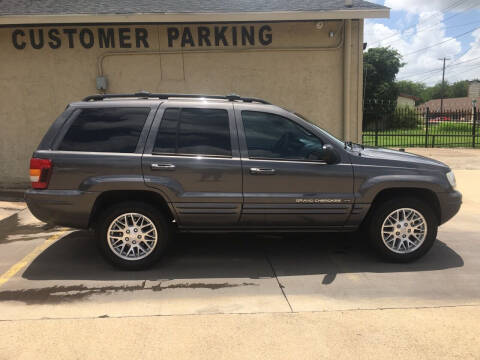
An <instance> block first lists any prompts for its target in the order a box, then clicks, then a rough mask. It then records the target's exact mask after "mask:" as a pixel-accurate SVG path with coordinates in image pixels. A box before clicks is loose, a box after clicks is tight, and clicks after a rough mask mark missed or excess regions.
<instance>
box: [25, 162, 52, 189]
mask: <svg viewBox="0 0 480 360" xmlns="http://www.w3.org/2000/svg"><path fill="white" fill-rule="evenodd" d="M51 173H52V161H51V160H49V159H38V158H32V159H30V181H31V182H32V188H33V189H46V188H47V187H48V182H49V181H50V175H51Z"/></svg>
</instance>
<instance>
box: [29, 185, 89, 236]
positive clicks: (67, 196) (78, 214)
mask: <svg viewBox="0 0 480 360" xmlns="http://www.w3.org/2000/svg"><path fill="white" fill-rule="evenodd" d="M97 195H98V194H97V193H92V192H84V191H78V190H27V191H26V192H25V201H26V203H27V205H28V209H29V210H30V212H31V213H32V214H33V215H34V216H35V217H36V218H37V219H39V220H41V221H43V222H46V223H49V224H53V225H59V226H67V227H73V228H80V229H86V228H87V227H88V225H89V220H90V213H91V211H92V208H93V205H94V203H95V200H96V198H97Z"/></svg>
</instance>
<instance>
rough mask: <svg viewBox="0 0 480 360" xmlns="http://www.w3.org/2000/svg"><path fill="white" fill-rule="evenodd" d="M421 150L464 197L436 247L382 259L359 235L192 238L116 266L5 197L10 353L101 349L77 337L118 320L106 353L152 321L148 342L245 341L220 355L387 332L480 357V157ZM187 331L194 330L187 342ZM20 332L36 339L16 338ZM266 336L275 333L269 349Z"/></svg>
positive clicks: (1, 311)
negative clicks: (152, 257) (408, 257)
mask: <svg viewBox="0 0 480 360" xmlns="http://www.w3.org/2000/svg"><path fill="white" fill-rule="evenodd" d="M428 151H430V153H428ZM420 152H424V153H425V152H426V155H430V156H433V157H436V158H439V159H440V160H444V161H445V162H447V163H449V165H451V166H452V167H453V168H454V169H455V173H456V176H457V183H458V187H459V189H460V191H462V193H463V195H464V204H463V207H462V209H461V211H460V213H459V214H458V215H457V216H456V217H455V218H454V219H453V220H452V221H450V222H448V223H447V224H445V225H443V226H442V227H441V228H440V229H439V234H438V241H437V242H436V244H435V246H434V247H433V248H432V250H431V251H430V253H428V254H427V256H425V257H424V258H422V259H420V260H419V261H417V262H414V263H410V264H391V263H384V262H382V261H379V260H378V259H377V258H376V257H375V256H374V255H373V254H371V253H370V251H369V249H368V247H367V246H366V245H365V244H364V243H363V242H362V241H359V239H357V238H356V236H354V235H342V234H340V235H339V234H337V235H335V234H314V235H312V234H291V235H288V236H279V235H250V234H237V235H182V236H180V237H179V239H178V241H177V242H176V244H175V245H174V246H173V247H172V248H171V249H170V252H169V254H168V255H167V256H166V257H164V258H163V259H162V260H161V261H160V262H159V263H158V264H157V265H156V266H154V267H153V268H152V269H150V270H148V271H139V272H127V271H120V270H117V269H115V268H113V267H111V266H110V265H109V264H108V263H107V262H106V261H105V260H103V259H102V257H101V256H100V255H99V254H98V252H97V250H96V245H95V241H94V238H93V235H92V234H91V233H89V232H88V231H75V230H71V229H60V228H51V227H48V226H47V225H45V224H43V223H40V222H38V221H37V220H36V219H34V218H33V217H32V216H31V214H30V213H29V212H28V210H27V209H25V207H24V205H23V204H22V203H7V202H2V203H0V208H1V209H2V211H1V212H0V219H1V220H0V276H1V277H0V320H1V321H0V332H1V333H4V334H7V335H6V336H5V337H3V338H2V339H1V340H0V350H1V351H0V358H3V357H2V356H5V358H11V357H28V356H29V354H30V355H31V354H33V353H35V352H37V351H40V349H41V343H42V342H43V343H44V342H45V341H50V342H51V344H58V346H59V348H60V349H61V348H65V349H66V348H67V347H68V346H73V347H74V348H75V349H77V355H78V357H79V358H88V357H91V358H94V356H93V354H92V353H90V351H93V350H94V349H96V348H95V347H94V346H93V345H92V344H93V343H96V342H95V341H93V342H92V343H90V345H88V346H86V347H83V348H80V347H78V348H77V345H78V343H77V341H80V343H82V341H83V343H85V342H87V343H89V341H92V339H91V338H90V340H88V339H89V336H91V334H92V332H95V331H98V329H99V328H100V327H101V326H106V327H109V328H111V329H112V331H113V333H112V337H113V338H111V339H109V340H108V341H109V343H117V342H118V343H119V344H121V345H119V346H118V347H116V348H115V352H112V353H110V355H114V354H117V355H123V356H126V354H128V348H129V347H128V346H127V344H128V343H129V342H128V341H127V344H126V343H125V342H124V339H125V337H127V338H128V339H130V338H132V339H134V338H135V339H136V340H135V341H133V342H132V343H131V345H132V346H135V344H142V342H139V341H140V340H138V337H135V336H138V334H139V333H140V334H141V333H142V332H144V331H147V332H148V335H145V336H146V338H149V339H151V340H152V341H153V340H156V341H160V340H161V339H160V338H157V337H156V336H160V334H162V336H164V337H163V339H164V340H165V339H167V338H168V339H170V340H171V341H170V342H169V344H170V345H168V346H163V347H162V345H161V344H160V343H156V345H155V346H156V348H157V355H159V354H163V355H168V354H176V355H177V358H180V357H185V358H188V357H191V356H189V355H192V354H197V355H201V354H204V352H206V351H214V350H213V349H217V347H218V346H220V344H222V346H227V347H228V346H231V347H232V350H231V351H234V350H233V349H236V350H235V351H236V352H235V354H236V355H237V356H231V357H228V356H225V355H226V354H227V353H228V351H227V352H226V353H225V351H224V352H223V353H222V354H223V356H222V357H223V358H232V357H242V356H238V355H240V354H244V355H245V356H246V354H250V355H252V356H253V357H258V358H267V357H269V356H271V357H272V358H275V357H277V358H278V357H283V356H282V354H283V355H284V356H285V355H286V354H285V352H284V351H289V353H288V355H289V356H286V357H285V358H291V357H290V355H291V354H294V353H296V352H298V354H300V353H301V354H303V355H304V356H305V358H320V357H323V356H331V355H334V354H337V355H343V356H344V357H351V358H355V357H356V356H355V355H358V354H356V351H357V350H358V349H363V346H365V349H366V348H367V344H369V345H370V346H369V347H368V349H369V350H365V351H364V352H363V353H362V356H359V357H358V358H360V357H369V356H370V355H371V354H373V353H374V354H376V355H377V356H379V355H380V354H382V353H383V354H387V353H388V351H389V350H388V349H389V348H388V345H389V344H388V342H387V341H388V339H390V340H392V339H393V340H392V341H393V342H392V343H390V344H391V345H392V346H394V345H395V347H397V348H398V346H400V348H402V349H403V347H404V351H405V353H403V354H404V355H408V354H409V352H410V351H417V353H418V351H422V354H423V355H422V356H419V358H430V357H432V358H434V357H435V356H436V355H435V354H437V355H438V354H441V353H442V352H443V354H445V351H447V352H448V353H447V354H451V355H452V357H453V356H458V357H464V358H478V357H479V356H480V345H479V341H478V338H479V336H480V325H479V322H480V311H479V306H480V276H479V274H480V224H479V221H478V220H479V214H480V187H479V186H478V184H479V183H480V157H479V156H478V153H475V152H474V151H473V150H464V151H463V152H462V150H449V151H443V149H432V150H420ZM237 314H245V316H246V317H245V316H239V315H237ZM199 315H200V316H199ZM136 319H137V320H138V319H140V320H138V321H141V322H138V323H135V321H137V320H136ZM87 320H90V321H93V322H92V323H85V322H84V323H83V325H82V323H81V322H79V321H87ZM107 320H110V321H111V322H107ZM122 320H125V321H127V322H126V323H125V322H124V323H122V322H121V321H122ZM99 321H103V322H99ZM132 321H134V322H132ZM382 321H383V322H382ZM82 326H83V327H82ZM158 327H159V328H160V329H159V328H158ZM59 329H64V331H65V332H64V333H63V334H62V332H61V331H59ZM115 329H116V330H115ZM128 329H131V333H130V335H129V330H128ZM247 329H250V330H247ZM169 330H171V331H173V333H171V332H170V331H169ZM115 331H116V332H115ZM150 331H154V333H155V335H153V333H150ZM189 332H194V333H195V336H193V337H194V340H192V339H191V338H192V337H190V338H189V339H190V340H188V341H189V344H185V343H181V342H182V339H188V337H187V335H186V334H187V333H189ZM457 332H458V333H457ZM89 334H90V335H89ZM117 334H118V336H119V337H117ZM169 334H170V335H169ZM242 334H243V335H242ZM460 335H461V336H460ZM67 336H68V339H69V340H65V337H67ZM105 336H106V335H105V334H103V335H102V337H105ZM152 336H153V337H152ZM212 336H213V338H212ZM242 336H243V337H242ZM215 337H218V339H217V340H218V341H215V340H214V338H215ZM23 338H25V339H30V340H29V341H28V342H27V341H26V342H25V344H24V345H25V346H23V345H22V346H20V347H19V346H18V341H21V339H23ZM140 338H141V336H140ZM146 338H144V340H145V339H146ZM82 339H83V340H82ZM172 339H173V340H172ZM227 339H230V342H228V341H227ZM231 339H235V341H232V340H231ZM262 339H263V341H267V342H268V343H269V344H270V345H269V346H270V350H269V351H270V353H269V354H264V355H265V356H262V352H261V350H259V349H261V348H262V344H264V345H265V342H262ZM267 339H268V340H267ZM295 339H296V340H295ZM475 339H476V340H475ZM96 340H98V339H96ZM328 341H330V343H329V342H328ZM272 342H273V343H272ZM289 342H290V343H289ZM60 343H61V345H60ZM100 343H101V342H100ZM249 344H250V345H249ZM272 344H276V345H278V347H277V348H271V345H272ZM329 344H330V345H329ZM409 344H410V345H409ZM98 346H100V347H101V346H102V345H98ZM142 346H143V345H142ZM175 346H177V347H175ZM92 349H93V350H92ZM122 349H127V350H122ZM174 349H177V352H175V350H174ZM178 349H180V350H178ZM209 349H210V350H209ZM255 349H257V350H255ZM288 349H290V350H291V351H290V350H288ZM301 349H303V350H301ZM356 349H357V350H356ZM375 349H376V350H375ZM70 350H71V348H70ZM224 350H225V348H224ZM46 351H47V352H46V353H45V356H47V355H46V354H52V356H53V354H55V356H58V357H59V358H60V357H61V354H62V352H61V350H58V349H57V350H56V351H55V352H51V351H50V350H46ZM49 351H50V352H49ZM142 351H143V352H142V353H141V354H143V355H144V356H146V355H147V353H146V352H145V350H142ZM375 351H379V352H375ZM250 352H253V354H252V353H250ZM370 352H371V353H370ZM207 353H208V354H210V355H212V354H214V352H213V353H212V352H207ZM219 354H220V353H219ZM369 354H370V355H369ZM17 355H18V356H17ZM230 355H232V353H230ZM267 355H268V356H267ZM385 356H387V355H385ZM47 357H48V356H47ZM292 357H293V356H292ZM400 357H401V356H400Z"/></svg>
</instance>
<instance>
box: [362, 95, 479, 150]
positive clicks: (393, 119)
mask: <svg viewBox="0 0 480 360" xmlns="http://www.w3.org/2000/svg"><path fill="white" fill-rule="evenodd" d="M478 117H479V115H478V110H477V108H476V107H474V106H472V107H471V108H470V109H467V110H462V111H459V110H455V111H450V110H447V109H445V110H443V111H442V112H440V111H431V110H430V109H428V108H414V107H406V106H404V107H397V106H396V104H391V103H385V102H381V101H367V102H366V103H365V105H364V110H363V135H362V142H363V144H365V145H374V146H383V147H419V146H421V147H473V148H475V147H479V148H480V124H479V122H480V121H479V120H478Z"/></svg>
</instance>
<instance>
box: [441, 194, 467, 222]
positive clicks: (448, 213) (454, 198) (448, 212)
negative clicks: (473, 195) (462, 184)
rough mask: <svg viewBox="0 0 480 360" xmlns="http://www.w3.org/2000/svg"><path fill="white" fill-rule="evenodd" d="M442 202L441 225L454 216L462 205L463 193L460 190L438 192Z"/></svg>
mask: <svg viewBox="0 0 480 360" xmlns="http://www.w3.org/2000/svg"><path fill="white" fill-rule="evenodd" d="M437 196H438V200H439V202H440V209H441V219H440V225H441V224H443V223H446V222H447V221H448V220H450V219H451V218H452V217H454V216H455V215H456V214H457V213H458V211H459V210H460V206H461V205H462V194H461V193H460V192H458V191H452V192H448V193H437Z"/></svg>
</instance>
